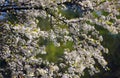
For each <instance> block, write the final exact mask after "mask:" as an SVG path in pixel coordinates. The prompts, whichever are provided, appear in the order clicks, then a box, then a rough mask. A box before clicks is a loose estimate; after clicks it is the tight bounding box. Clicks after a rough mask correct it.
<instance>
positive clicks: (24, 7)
mask: <svg viewBox="0 0 120 78" xmlns="http://www.w3.org/2000/svg"><path fill="white" fill-rule="evenodd" d="M30 9H35V10H43V7H42V6H39V7H38V6H33V7H32V6H14V5H13V6H10V5H8V6H0V12H7V11H10V10H30Z"/></svg>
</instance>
